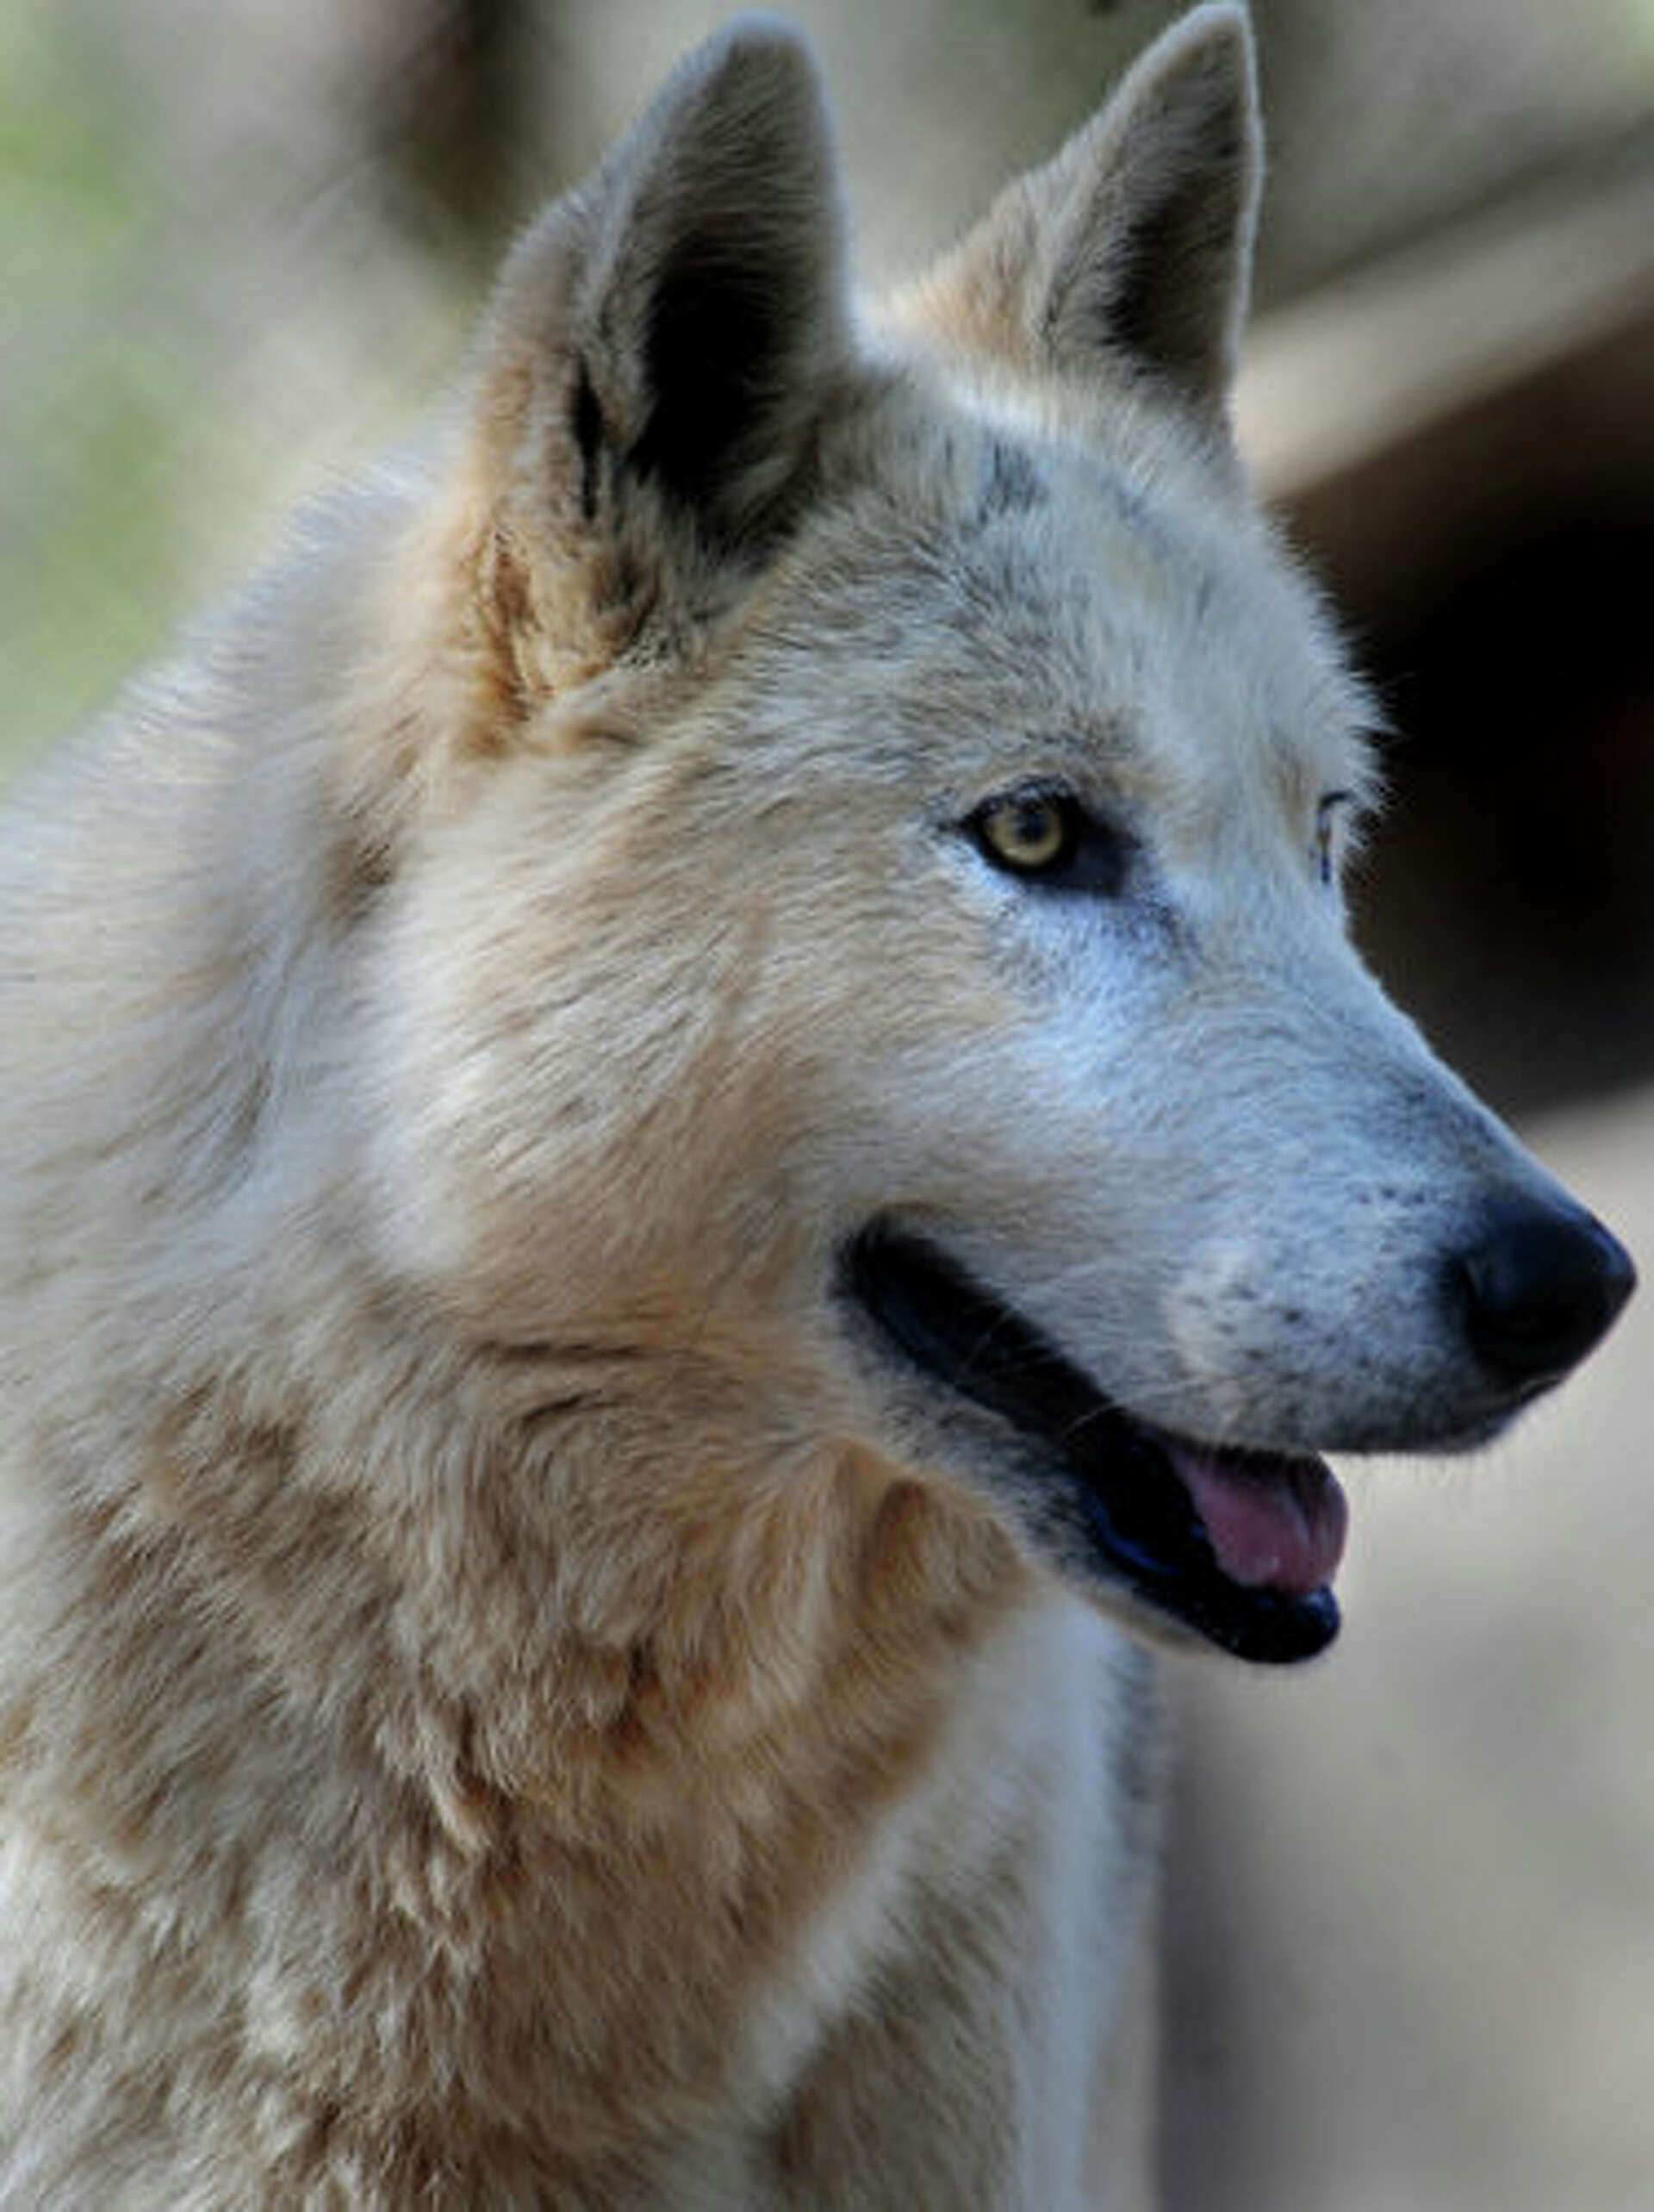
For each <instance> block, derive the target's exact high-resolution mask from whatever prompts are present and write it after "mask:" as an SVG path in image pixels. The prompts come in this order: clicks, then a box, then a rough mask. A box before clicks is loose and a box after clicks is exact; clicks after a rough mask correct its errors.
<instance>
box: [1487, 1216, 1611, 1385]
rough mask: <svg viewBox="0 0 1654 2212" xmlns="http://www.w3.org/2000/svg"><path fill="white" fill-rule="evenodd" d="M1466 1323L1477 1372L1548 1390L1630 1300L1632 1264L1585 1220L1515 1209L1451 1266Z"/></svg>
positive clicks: (1491, 1225)
mask: <svg viewBox="0 0 1654 2212" xmlns="http://www.w3.org/2000/svg"><path fill="white" fill-rule="evenodd" d="M1453 1274H1454V1280H1455V1283H1456V1286H1457V1288H1458V1293H1459V1296H1460V1297H1461V1299H1463V1301H1464V1305H1463V1311H1464V1325H1465V1327H1466V1329H1467V1330H1468V1332H1469V1335H1470V1339H1471V1345H1472V1347H1473V1348H1474V1349H1475V1351H1476V1353H1477V1356H1478V1357H1479V1358H1480V1359H1481V1361H1483V1364H1484V1366H1486V1367H1488V1368H1490V1369H1491V1370H1492V1371H1493V1372H1494V1374H1497V1375H1498V1376H1499V1377H1500V1378H1501V1379H1502V1380H1504V1381H1507V1382H1512V1383H1520V1384H1524V1385H1527V1386H1529V1387H1534V1388H1536V1387H1538V1386H1539V1385H1541V1384H1544V1383H1547V1382H1555V1381H1556V1380H1558V1377H1560V1376H1562V1375H1564V1374H1566V1373H1567V1372H1568V1370H1569V1368H1571V1367H1572V1366H1573V1365H1574V1364H1575V1363H1576V1361H1579V1360H1582V1359H1583V1357H1584V1356H1585V1355H1586V1353H1587V1352H1589V1350H1590V1349H1591V1347H1592V1345H1593V1344H1595V1343H1597V1342H1598V1340H1599V1339H1600V1338H1601V1337H1603V1336H1605V1335H1606V1334H1607V1329H1608V1325H1609V1324H1610V1323H1611V1322H1612V1321H1613V1320H1614V1316H1615V1315H1616V1314H1617V1313H1618V1312H1619V1311H1620V1307H1621V1306H1622V1305H1624V1304H1625V1302H1626V1299H1628V1298H1629V1297H1630V1296H1631V1293H1632V1290H1633V1288H1634V1287H1635V1286H1636V1282H1637V1270H1636V1268H1634V1267H1632V1263H1631V1256H1630V1254H1629V1253H1628V1252H1627V1251H1626V1249H1625V1247H1624V1246H1623V1245H1622V1244H1620V1243H1619V1242H1618V1241H1617V1239H1615V1238H1614V1237H1610V1236H1609V1234H1608V1232H1607V1230H1606V1229H1604V1227H1603V1226H1602V1224H1601V1222H1600V1221H1595V1220H1593V1219H1592V1218H1591V1216H1590V1215H1589V1213H1585V1212H1578V1211H1576V1210H1575V1209H1573V1208H1571V1207H1569V1208H1566V1209H1564V1208H1559V1207H1552V1206H1530V1205H1527V1204H1525V1203H1524V1204H1522V1205H1520V1206H1516V1205H1513V1206H1508V1207H1507V1208H1506V1209H1504V1210H1503V1211H1502V1212H1499V1213H1498V1214H1496V1215H1495V1217H1494V1218H1493V1219H1492V1220H1491V1221H1490V1222H1489V1223H1486V1224H1484V1225H1483V1230H1482V1233H1481V1235H1480V1236H1479V1237H1478V1238H1477V1242H1476V1243H1475V1244H1474V1245H1472V1246H1471V1249H1469V1250H1467V1251H1464V1252H1460V1253H1459V1254H1458V1255H1457V1256H1456V1257H1455V1260H1454V1262H1453Z"/></svg>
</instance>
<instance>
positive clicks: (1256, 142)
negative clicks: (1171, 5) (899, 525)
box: [915, 0, 1263, 425]
mask: <svg viewBox="0 0 1654 2212" xmlns="http://www.w3.org/2000/svg"><path fill="white" fill-rule="evenodd" d="M1262 166H1263V163H1262V140H1261V134H1260V130H1259V115H1258V97H1257V78H1256V68H1255V63H1254V57H1253V41H1252V32H1251V28H1250V26H1249V24H1248V22H1247V15H1246V11H1245V9H1244V8H1242V7H1240V6H1237V5H1235V4H1234V0H1216V4H1213V5H1209V6H1206V7H1202V8H1197V9H1195V10H1194V11H1193V12H1192V13H1191V15H1188V16H1185V17H1184V18H1183V20H1182V22H1178V23H1177V24H1174V25H1173V26H1172V28H1171V29H1170V30H1169V31H1167V32H1166V34H1165V35H1164V36H1163V37H1161V38H1160V39H1159V40H1157V41H1155V43H1154V44H1153V46H1152V47H1149V48H1148V50H1147V53H1144V54H1143V55H1142V56H1141V58H1140V59H1139V60H1138V61H1137V63H1136V64H1135V66H1134V67H1133V68H1132V69H1131V71H1130V72H1129V74H1128V75H1127V76H1126V78H1124V80H1123V82H1122V84H1121V85H1120V87H1119V89H1118V90H1117V91H1116V93H1115V95H1114V97H1112V98H1111V99H1110V101H1109V102H1108V103H1107V105H1106V106H1105V107H1104V108H1103V109H1101V110H1100V111H1099V112H1098V114H1097V115H1095V116H1094V117H1093V118H1092V120H1091V122H1090V123H1088V124H1086V125H1085V128H1083V129H1081V130H1080V131H1079V133H1078V134H1076V135H1075V136H1074V137H1073V139H1071V140H1069V142H1068V144H1067V145H1066V146H1065V147H1064V148H1063V150H1062V152H1061V153H1059V154H1058V155H1057V156H1056V158H1055V159H1054V160H1053V161H1051V162H1049V163H1048V165H1046V167H1044V168H1043V169H1040V170H1036V171H1034V172H1033V173H1032V174H1031V175H1029V176H1027V177H1024V178H1021V179H1019V180H1018V182H1017V183H1016V184H1013V185H1011V186H1010V188H1009V189H1008V190H1006V191H1005V192H1004V194H1003V195H1002V196H1001V197H1000V199H999V200H998V203H996V204H995V206H994V207H993V209H992V210H991V212H990V213H989V215H988V216H987V217H986V220H985V221H984V222H983V223H982V224H981V225H980V227H979V228H978V229H977V230H976V231H975V232H973V234H971V235H970V236H969V237H968V238H967V239H966V240H965V241H964V243H963V245H961V246H960V247H958V248H957V249H956V251H955V252H954V253H952V254H951V255H949V256H948V259H946V260H944V261H943V262H942V265H941V266H940V267H939V268H938V269H937V270H936V271H935V273H934V275H933V276H932V277H930V280H929V281H928V283H927V284H925V285H924V286H923V288H922V290H921V291H920V293H919V295H918V296H917V300H916V302H915V310H916V312H917V315H919V317H920V318H921V319H922V320H924V321H935V322H937V323H939V324H941V326H942V327H943V328H944V329H945V330H946V332H947V333H948V335H949V336H950V337H951V338H953V339H954V340H955V341H957V342H961V343H963V344H965V345H967V346H970V347H972V348H973V350H975V351H977V352H983V353H986V354H988V355H990V356H991V357H995V358H1000V359H1003V360H1004V361H1006V362H1007V363H1009V364H1010V365H1014V366H1017V367H1019V368H1022V369H1024V370H1028V371H1033V372H1035V373H1040V372H1049V371H1051V370H1057V371H1062V372H1066V373H1068V374H1071V375H1073V376H1075V377H1079V378H1082V379H1083V378H1085V377H1096V376H1097V374H1098V372H1099V371H1113V372H1114V373H1116V375H1119V374H1121V373H1124V374H1125V375H1126V376H1128V377H1131V378H1135V379H1147V380H1148V381H1149V382H1151V383H1153V384H1154V385H1156V386H1158V387H1159V388H1160V389H1161V390H1162V391H1164V392H1165V393H1166V394H1167V395H1169V396H1172V397H1174V398H1175V399H1177V400H1178V401H1179V402H1182V403H1184V404H1185V406H1187V407H1189V408H1192V409H1193V410H1194V411H1195V412H1196V414H1198V415H1199V416H1202V417H1203V418H1205V419H1206V420H1207V421H1209V422H1211V423H1213V424H1214V425H1218V424H1222V422H1223V421H1224V420H1225V409H1226V406H1227V402H1228V389H1229V385H1230V383H1231V382H1232V380H1233V377H1234V365H1235V357H1236V353H1237V351H1238V347H1239V343H1240V329H1241V325H1242V323H1243V322H1244V321H1245V317H1246V308H1247V294H1248V290H1249V286H1250V280H1251V269H1252V249H1253V232H1254V229H1255V227H1256V221H1257V207H1258V196H1259V185H1260V183H1261V178H1262Z"/></svg>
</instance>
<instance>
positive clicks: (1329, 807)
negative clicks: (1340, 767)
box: [1315, 791, 1355, 885]
mask: <svg viewBox="0 0 1654 2212" xmlns="http://www.w3.org/2000/svg"><path fill="white" fill-rule="evenodd" d="M1354 804H1355V794H1354V792H1353V791H1323V792H1322V793H1321V799H1320V802H1319V804H1318V805H1317V806H1316V808H1315V873H1316V874H1317V875H1319V876H1320V878H1321V882H1323V883H1326V884H1328V885H1330V884H1331V882H1332V881H1333V877H1334V865H1333V846H1334V838H1335V835H1336V832H1337V828H1338V817H1339V813H1340V809H1341V808H1343V807H1352V806H1353V805H1354Z"/></svg>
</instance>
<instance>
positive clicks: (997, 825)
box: [973, 785, 1079, 875]
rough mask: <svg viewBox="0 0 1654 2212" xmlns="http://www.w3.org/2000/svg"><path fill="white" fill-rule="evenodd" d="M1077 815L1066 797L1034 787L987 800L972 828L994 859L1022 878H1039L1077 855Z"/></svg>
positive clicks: (978, 841) (979, 842)
mask: <svg viewBox="0 0 1654 2212" xmlns="http://www.w3.org/2000/svg"><path fill="white" fill-rule="evenodd" d="M1078 811H1079V810H1078V809H1077V807H1075V804H1074V801H1073V800H1072V799H1070V798H1069V797H1067V795H1066V794H1065V793H1062V792H1060V791H1044V790H1042V789H1040V788H1038V787H1037V786H1034V785H1030V786H1029V787H1028V788H1026V789H1023V790H1020V791H1007V792H1005V793H1004V794H1003V795H1002V796H1000V797H999V798H997V799H990V800H987V801H986V802H985V803H984V804H983V805H982V806H981V807H979V808H978V809H977V813H976V816H975V819H974V822H973V827H974V829H975V831H976V838H977V843H978V844H979V845H980V847H981V849H982V851H983V852H984V854H985V855H986V857H987V858H988V859H989V860H992V861H993V862H994V863H996V864H997V865H998V866H999V867H1001V868H1009V869H1011V870H1012V871H1013V872H1014V873H1015V874H1017V875H1043V874H1045V873H1046V872H1047V871H1048V869H1053V868H1060V866H1061V865H1062V863H1064V862H1065V861H1066V860H1067V859H1068V858H1070V857H1071V856H1072V854H1073V850H1074V843H1075V837H1076V832H1077V826H1078Z"/></svg>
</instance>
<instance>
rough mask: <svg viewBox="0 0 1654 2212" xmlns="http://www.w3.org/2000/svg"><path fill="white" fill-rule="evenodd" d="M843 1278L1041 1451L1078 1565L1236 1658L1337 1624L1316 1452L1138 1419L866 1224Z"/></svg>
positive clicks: (1296, 1645) (1051, 1496)
mask: <svg viewBox="0 0 1654 2212" xmlns="http://www.w3.org/2000/svg"><path fill="white" fill-rule="evenodd" d="M844 1282H845V1287H846V1288H847V1290H848V1291H849V1293H850V1295H851V1296H852V1297H853V1298H854V1299H855V1301H856V1303H857V1304H858V1305H861V1307H862V1309H863V1310H864V1311H865V1312H867V1314H868V1315H869V1316H870V1317H871V1318H872V1319H873V1320H874V1322H875V1323H876V1324H878V1326H879V1328H880V1330H881V1331H882V1332H883V1334H884V1336H885V1337H886V1339H887V1340H888V1341H889V1342H891V1343H893V1344H894V1345H895V1346H896V1347H897V1349H899V1351H900V1352H901V1353H902V1354H904V1355H905V1357H906V1358H907V1360H909V1361H911V1363H912V1364H913V1365H914V1366H915V1367H917V1368H919V1369H921V1370H922V1371H923V1373H924V1374H927V1375H929V1376H931V1377H933V1378H934V1379H935V1380H937V1381H939V1382H942V1383H943V1384H945V1385H946V1386H947V1387H948V1389H949V1390H950V1391H953V1392H955V1393H958V1394H959V1395H960V1396H961V1397H963V1398H967V1399H970V1400H972V1401H973V1403H974V1404H976V1405H979V1406H982V1407H984V1408H985V1409H986V1411H989V1412H990V1413H992V1414H995V1415H997V1416H998V1418H1000V1419H1002V1420H1004V1421H1006V1422H1008V1423H1009V1424H1010V1426H1011V1427H1012V1428H1013V1429H1015V1430H1016V1431H1017V1434H1018V1436H1020V1437H1021V1438H1022V1439H1023V1440H1024V1442H1028V1443H1031V1444H1033V1445H1034V1446H1035V1447H1036V1448H1037V1458H1038V1462H1039V1466H1040V1476H1039V1480H1040V1482H1041V1485H1042V1488H1044V1489H1045V1490H1046V1491H1047V1496H1046V1498H1045V1499H1044V1501H1043V1502H1044V1503H1045V1504H1046V1505H1048V1507H1049V1508H1050V1510H1051V1511H1053V1513H1054V1517H1056V1518H1057V1519H1058V1520H1060V1522H1061V1523H1064V1524H1065V1526H1066V1530H1068V1531H1069V1532H1070V1534H1071V1536H1074V1537H1077V1538H1078V1539H1079V1544H1080V1547H1081V1549H1082V1553H1083V1555H1084V1558H1085V1564H1086V1566H1087V1567H1088V1568H1089V1569H1090V1570H1091V1572H1093V1573H1097V1574H1098V1575H1100V1576H1101V1577H1102V1579H1104V1580H1107V1581H1109V1582H1111V1583H1116V1584H1123V1585H1124V1586H1126V1587H1127V1588H1128V1589H1129V1591H1130V1592H1132V1593H1133V1595H1134V1596H1135V1597H1136V1598H1138V1599H1140V1600H1141V1602H1142V1603H1143V1604H1147V1605H1148V1606H1151V1607H1153V1609H1154V1610H1155V1611H1158V1612H1160V1613H1161V1614H1163V1615H1166V1616H1169V1617H1171V1619H1172V1620H1174V1621H1177V1622H1179V1623H1182V1624H1183V1625H1184V1626H1185V1627H1186V1628H1189V1629H1193V1630H1194V1631H1195V1632H1196V1633H1197V1635H1199V1636H1203V1637H1205V1638H1206V1639H1207V1640H1208V1641H1209V1642H1212V1643H1215V1644H1216V1645H1218V1646H1219V1647H1221V1648H1222V1649H1223V1650H1225V1651H1230V1652H1234V1654H1237V1656H1239V1657H1240V1658H1242V1659H1251V1660H1260V1661H1272V1662H1275V1663H1281V1662H1284V1661H1291V1660H1297V1659H1308V1658H1309V1657H1311V1656H1313V1654H1315V1653H1316V1652H1318V1651H1321V1650H1323V1649H1324V1648H1326V1646H1327V1645H1328V1644H1329V1643H1330V1642H1332V1640H1333V1638H1334V1636H1336V1635H1337V1633H1338V1623H1339V1613H1338V1601H1337V1599H1336V1598H1334V1595H1333V1593H1332V1590H1331V1588H1330V1587H1329V1585H1330V1583H1331V1580H1332V1578H1333V1576H1334V1573H1336V1572H1337V1569H1338V1563H1339V1560H1340V1556H1341V1555H1342V1552H1343V1547H1344V1534H1345V1526H1346V1509H1345V1505H1344V1497H1343V1493H1342V1492H1341V1491H1340V1488H1339V1486H1338V1484H1337V1482H1336V1480H1334V1476H1333V1474H1332V1471H1331V1469H1330V1468H1329V1467H1327V1466H1326V1464H1325V1463H1324V1461H1321V1460H1320V1459H1317V1458H1315V1457H1314V1456H1313V1455H1308V1454H1303V1455H1299V1454H1290V1455H1289V1454H1284V1453H1274V1452H1257V1451H1240V1450H1235V1449H1230V1448H1228V1447H1222V1446H1218V1445H1213V1444H1203V1443H1197V1442H1191V1440H1189V1439H1187V1438H1184V1437H1179V1436H1172V1435H1171V1434H1170V1433H1169V1432H1167V1431H1166V1430H1162V1429H1158V1428H1153V1427H1151V1426H1150V1425H1149V1424H1147V1423H1146V1422H1142V1421H1139V1420H1138V1419H1137V1418H1135V1416H1134V1415H1132V1414H1129V1413H1128V1412H1126V1411H1125V1410H1124V1409H1123V1408H1122V1406H1119V1405H1116V1404H1115V1403H1114V1401H1113V1400H1112V1399H1110V1398H1109V1397H1107V1396H1106V1395H1105V1394H1104V1393H1103V1392H1102V1391H1101V1390H1099V1389H1098V1388H1097V1385H1096V1384H1095V1383H1094V1382H1092V1381H1091V1380H1090V1378H1089V1377H1088V1376H1086V1375H1085V1374H1082V1373H1081V1372H1080V1370H1079V1368H1076V1367H1075V1366H1074V1365H1073V1362H1072V1361H1069V1360H1068V1359H1066V1357H1065V1356H1064V1355H1063V1354H1062V1353H1060V1351H1058V1350H1057V1349H1056V1348H1055V1346H1054V1345H1053V1344H1051V1343H1049V1342H1048V1340H1047V1339H1046V1338H1045V1337H1042V1335H1041V1334H1040V1332H1039V1331H1038V1330H1036V1329H1035V1327H1034V1326H1033V1324H1031V1323H1030V1322H1029V1321H1027V1320H1025V1319H1023V1317H1022V1316H1021V1315H1019V1314H1018V1313H1017V1312H1014V1311H1013V1310H1012V1309H1011V1308H1010V1306H1008V1305H1005V1304H1004V1302H1003V1301H1002V1300H1000V1299H997V1298H996V1297H994V1295H993V1294H992V1292H990V1291H988V1290H986V1289H985V1288H984V1287H982V1285H981V1284H979V1283H978V1282H976V1281H974V1280H973V1279H972V1278H971V1277H970V1276H969V1275H968V1274H966V1273H965V1271H964V1269H963V1268H961V1267H960V1266H959V1265H958V1264H957V1262H954V1261H953V1260H951V1259H949V1258H948V1256H947V1255H946V1254H945V1253H943V1252H942V1251H940V1250H939V1249H937V1248H936V1246H935V1245H934V1244H931V1243H929V1242H927V1241H926V1240H925V1239H924V1238H923V1237H917V1236H915V1235H914V1234H912V1232H911V1231H907V1230H903V1229H899V1228H897V1227H895V1226H894V1225H893V1224H891V1223H889V1222H875V1223H874V1224H872V1225H871V1226H870V1227H868V1228H867V1229H865V1230H863V1231H861V1234H860V1235H859V1236H858V1237H856V1238H855V1240H854V1242H853V1243H851V1244H850V1246H849V1249H848V1251H847V1253H846V1255H845V1262H844Z"/></svg>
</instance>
